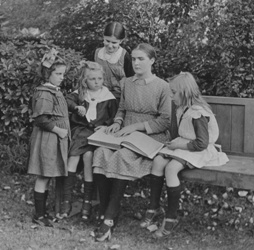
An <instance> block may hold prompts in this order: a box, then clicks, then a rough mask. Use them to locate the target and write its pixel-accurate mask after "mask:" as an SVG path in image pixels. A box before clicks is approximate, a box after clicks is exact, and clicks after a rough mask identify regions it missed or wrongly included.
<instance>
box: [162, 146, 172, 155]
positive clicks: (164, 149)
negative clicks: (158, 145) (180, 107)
mask: <svg viewBox="0 0 254 250" xmlns="http://www.w3.org/2000/svg"><path fill="white" fill-rule="evenodd" d="M159 153H160V154H165V155H174V150H171V149H169V148H167V147H165V148H163V149H161V150H160V151H159Z"/></svg>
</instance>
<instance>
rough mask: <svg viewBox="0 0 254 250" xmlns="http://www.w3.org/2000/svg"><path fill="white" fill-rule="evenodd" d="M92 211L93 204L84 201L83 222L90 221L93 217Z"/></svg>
mask: <svg viewBox="0 0 254 250" xmlns="http://www.w3.org/2000/svg"><path fill="white" fill-rule="evenodd" d="M91 211H92V203H91V201H88V200H84V201H83V206H82V210H81V214H82V219H83V220H89V218H90V216H91Z"/></svg>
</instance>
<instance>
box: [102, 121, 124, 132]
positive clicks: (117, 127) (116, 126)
mask: <svg viewBox="0 0 254 250" xmlns="http://www.w3.org/2000/svg"><path fill="white" fill-rule="evenodd" d="M120 128H121V126H120V124H119V123H117V122H115V123H113V124H112V125H111V126H109V127H107V128H106V129H105V133H106V134H111V133H116V132H117V131H119V130H120Z"/></svg>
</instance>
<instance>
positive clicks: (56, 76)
mask: <svg viewBox="0 0 254 250" xmlns="http://www.w3.org/2000/svg"><path fill="white" fill-rule="evenodd" d="M65 70H66V66H64V65H59V66H56V68H55V70H54V71H52V72H51V75H50V77H49V82H50V83H51V84H53V85H55V86H57V87H58V86H60V84H61V83H62V81H63V79H64V74H65Z"/></svg>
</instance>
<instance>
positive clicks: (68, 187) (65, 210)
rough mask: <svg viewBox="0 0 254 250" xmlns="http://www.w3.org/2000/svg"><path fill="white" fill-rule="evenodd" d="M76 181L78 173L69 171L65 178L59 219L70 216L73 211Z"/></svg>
mask: <svg viewBox="0 0 254 250" xmlns="http://www.w3.org/2000/svg"><path fill="white" fill-rule="evenodd" d="M75 181H76V173H73V172H68V176H67V177H65V178H64V187H63V203H62V204H61V212H60V216H58V218H59V219H62V218H65V217H68V216H69V214H70V212H71V208H72V206H71V202H72V192H73V188H74V185H75Z"/></svg>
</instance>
